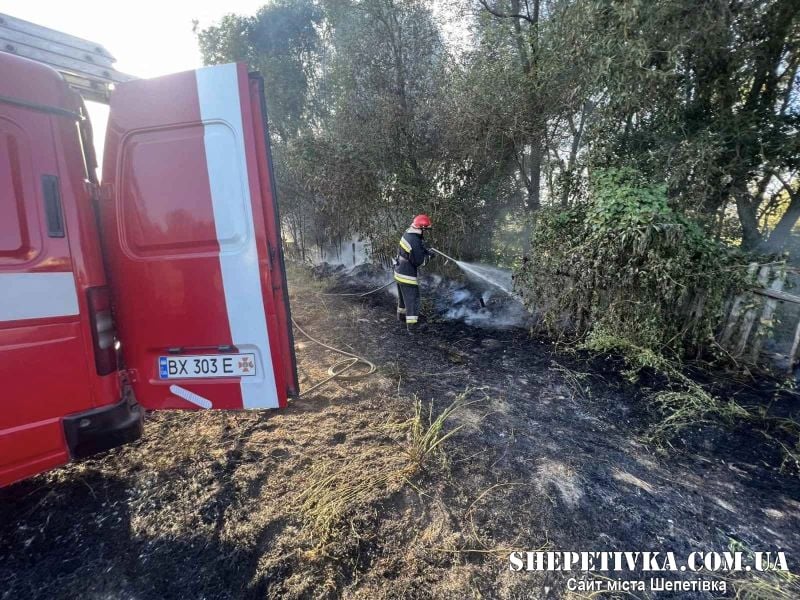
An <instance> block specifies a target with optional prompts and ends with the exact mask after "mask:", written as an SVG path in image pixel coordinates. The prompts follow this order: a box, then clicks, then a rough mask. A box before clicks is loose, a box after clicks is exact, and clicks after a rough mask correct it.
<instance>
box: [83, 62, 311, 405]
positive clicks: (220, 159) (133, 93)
mask: <svg viewBox="0 0 800 600" xmlns="http://www.w3.org/2000/svg"><path fill="white" fill-rule="evenodd" d="M100 196H101V197H100V199H99V200H98V203H99V213H100V215H101V221H102V225H103V227H102V229H103V233H104V243H105V250H106V256H107V261H108V265H107V267H108V272H109V278H110V281H111V286H112V290H113V299H114V310H115V316H116V319H117V329H118V332H119V339H120V340H121V343H122V356H123V360H124V362H125V365H126V368H127V369H128V372H129V375H130V379H131V383H132V385H133V389H134V392H135V394H136V398H137V399H138V401H139V402H140V403H141V404H142V405H143V406H144V407H145V408H148V409H166V408H219V409H237V408H277V407H279V406H285V405H286V400H287V395H293V394H295V393H296V392H297V375H296V367H295V357H294V347H293V342H292V337H291V324H290V319H291V318H290V314H289V304H288V296H287V295H286V280H285V271H284V267H283V255H282V251H281V244H280V234H279V231H280V230H279V221H278V213H277V206H276V200H275V187H274V180H273V177H272V167H271V160H270V155H269V141H268V136H267V131H266V114H265V108H264V103H263V91H262V84H261V80H260V79H259V78H258V77H254V76H249V75H248V73H247V70H246V68H245V66H244V65H241V64H229V65H220V66H214V67H207V68H203V69H199V70H197V71H189V72H185V73H178V74H175V75H168V76H166V77H160V78H157V79H149V80H138V81H132V82H128V83H122V84H119V85H118V86H117V88H116V90H115V91H114V92H113V94H112V97H111V110H110V117H109V125H108V130H107V136H106V146H105V156H104V160H103V184H102V193H101V195H100Z"/></svg>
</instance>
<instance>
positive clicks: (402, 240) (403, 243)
mask: <svg viewBox="0 0 800 600" xmlns="http://www.w3.org/2000/svg"><path fill="white" fill-rule="evenodd" d="M400 247H401V248H402V249H403V250H405V251H406V252H409V253H410V252H411V244H409V243H408V241H407V240H406V238H400Z"/></svg>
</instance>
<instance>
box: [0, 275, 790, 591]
mask: <svg viewBox="0 0 800 600" xmlns="http://www.w3.org/2000/svg"><path fill="white" fill-rule="evenodd" d="M290 286H291V297H292V310H293V313H294V317H295V318H296V320H297V321H298V322H299V323H300V324H301V325H302V326H303V328H304V329H306V330H307V331H308V332H309V333H311V334H312V335H314V336H315V337H318V338H319V339H321V340H323V341H325V342H328V343H331V344H334V345H338V346H340V347H342V348H343V349H346V350H349V351H352V352H356V353H358V354H361V355H363V356H365V357H367V358H368V359H370V360H372V361H373V362H375V363H376V365H377V367H378V372H377V373H376V374H375V375H373V376H370V377H368V378H365V379H361V380H358V381H341V382H334V383H332V384H330V385H327V386H325V387H323V388H322V389H320V390H319V392H317V393H312V394H311V395H309V396H308V397H302V398H300V399H298V400H296V401H293V402H292V403H291V406H290V407H289V408H288V409H286V410H283V411H275V412H262V413H216V412H206V413H201V412H181V413H178V412H174V413H158V414H152V415H150V416H149V418H148V422H147V423H146V426H145V435H144V437H143V439H142V440H140V441H139V442H137V443H135V444H132V445H129V446H127V447H124V448H120V449H117V450H114V451H112V452H109V453H108V454H106V455H104V456H102V457H99V458H95V459H92V460H88V461H85V462H82V463H78V464H72V465H70V466H68V467H65V468H62V469H57V470H55V471H52V472H50V473H46V474H43V475H40V476H38V477H35V478H33V479H30V480H28V481H25V482H22V483H19V484H16V485H14V486H11V487H9V488H6V489H3V490H0V598H2V599H3V600H5V599H9V600H10V599H14V600H17V599H19V598H86V599H93V598H104V599H116V598H120V599H123V598H125V599H127V598H132V599H133V598H135V599H150V598H152V599H156V598H159V599H160V598H165V599H166V598H209V599H212V598H213V599H217V598H220V599H224V598H278V597H281V598H335V597H346V598H464V597H475V598H561V597H579V596H578V595H573V596H570V593H569V592H567V591H566V590H565V584H564V583H565V580H566V575H564V574H552V573H551V574H549V575H544V574H541V573H524V572H523V573H515V572H510V571H509V569H508V558H507V557H508V552H509V551H511V550H536V549H542V548H544V549H553V550H623V551H635V550H639V551H642V550H651V551H673V552H675V553H676V555H678V556H686V555H687V554H688V553H689V552H691V551H695V550H701V551H709V550H716V551H724V550H728V549H729V548H731V547H734V546H736V547H739V548H741V547H745V548H750V549H755V550H773V551H774V550H783V551H785V552H786V553H787V557H788V558H789V566H790V567H792V569H793V570H795V571H797V570H798V564H797V562H796V561H797V560H798V559H800V480H799V479H798V478H797V477H796V476H793V475H788V474H782V473H779V472H778V471H777V468H776V465H778V464H780V457H779V455H778V454H777V451H776V450H774V449H772V448H771V447H769V446H767V445H765V444H764V441H763V436H762V435H760V434H759V432H757V431H749V430H733V431H729V430H723V429H716V428H708V427H703V428H700V427H698V428H696V429H695V430H693V431H688V432H687V433H686V435H685V436H684V437H683V438H682V439H679V440H676V441H675V446H676V447H675V448H674V449H671V450H670V451H669V452H666V453H665V452H664V451H663V450H659V449H658V448H655V447H652V446H649V445H646V444H645V443H644V442H643V441H642V439H643V438H642V434H643V432H644V431H645V430H646V428H647V425H648V423H649V421H648V419H650V418H652V416H650V415H651V414H652V413H651V411H648V410H647V405H646V400H645V391H646V390H643V389H642V387H643V384H639V385H634V384H631V383H628V382H626V381H625V380H624V379H622V378H620V377H619V376H618V375H617V374H616V369H615V368H614V367H615V366H616V365H615V364H614V363H613V361H612V360H610V359H609V360H598V359H593V360H590V359H588V358H586V357H582V356H579V355H574V354H565V353H559V352H557V351H556V348H555V347H554V346H553V345H552V344H551V343H550V342H547V341H544V340H540V339H536V338H532V337H530V335H529V334H528V332H527V331H526V330H525V329H521V328H508V329H503V330H491V329H487V328H480V327H475V326H470V325H467V324H465V323H463V322H460V321H441V320H439V319H437V318H436V314H433V315H432V318H431V322H429V323H428V324H427V325H426V328H427V330H426V331H425V332H424V333H422V334H420V335H416V336H413V337H409V336H407V335H406V334H405V331H404V329H403V328H402V327H401V326H400V325H399V324H397V323H396V322H395V320H394V304H393V303H394V300H393V298H392V297H391V295H390V294H388V293H385V292H381V293H379V294H375V295H373V296H368V297H366V298H356V297H335V296H323V295H321V294H320V292H321V291H323V290H325V289H335V290H338V291H342V290H345V288H344V287H342V286H341V285H339V286H338V287H336V286H334V287H333V288H331V280H330V279H315V278H314V277H312V276H311V275H310V274H309V272H308V271H306V270H303V269H299V268H293V269H291V274H290ZM364 289H368V288H364ZM345 291H346V290H345ZM295 336H296V347H297V356H298V360H299V366H300V375H301V387H302V388H308V387H310V385H311V384H313V383H314V382H316V381H319V380H321V379H322V378H324V377H325V376H326V375H325V372H326V370H327V368H328V366H329V365H330V364H332V363H333V362H334V361H335V360H337V358H336V357H335V355H333V354H332V353H330V352H328V351H326V350H323V349H321V348H320V347H319V346H316V345H315V344H312V343H310V342H309V341H308V340H306V339H304V338H303V337H302V336H301V335H299V333H297V332H296V333H295ZM719 389H720V390H722V391H724V393H727V394H734V395H736V397H737V399H738V400H740V401H742V402H745V401H747V400H748V399H750V401H757V400H758V399H759V398H763V396H764V394H765V392H764V391H763V390H754V389H751V388H749V387H746V386H741V385H732V384H730V383H729V382H721V383H720V388H719ZM415 398H416V399H419V400H420V401H421V403H422V404H421V406H422V415H423V420H427V418H428V410H429V408H428V407H429V406H432V411H433V415H434V417H435V416H436V415H437V414H439V413H440V412H441V411H442V410H444V409H445V408H446V407H448V406H449V405H450V404H451V403H452V402H453V401H454V400H456V399H459V398H460V402H461V403H462V404H465V406H463V407H462V408H460V409H459V410H457V411H456V412H455V413H454V414H453V415H452V417H451V418H450V419H449V420H448V422H447V423H445V425H444V430H443V432H444V433H445V434H446V433H447V432H449V431H453V430H454V429H455V428H459V427H460V429H458V430H457V431H456V432H455V434H454V435H452V436H450V437H448V438H447V439H445V440H444V441H443V442H442V443H441V444H440V445H439V446H437V447H436V448H435V449H434V450H432V451H431V452H430V453H428V454H426V455H425V456H424V457H420V456H416V459H414V460H412V459H411V458H410V457H411V456H412V455H413V453H412V452H411V451H410V450H409V449H410V448H411V445H410V444H412V442H413V439H414V436H413V433H412V431H411V428H410V427H411V426H410V425H409V423H410V421H409V419H411V418H412V417H414V415H415ZM425 425H427V423H425ZM729 589H730V590H731V592H732V588H729ZM637 597H647V594H637ZM658 597H659V598H667V597H670V596H669V594H660V595H659V596H658ZM675 597H688V596H687V595H686V594H683V595H676V596H675ZM700 597H706V596H702V595H700ZM708 597H711V595H709V596H708ZM786 597H787V598H788V597H791V596H786Z"/></svg>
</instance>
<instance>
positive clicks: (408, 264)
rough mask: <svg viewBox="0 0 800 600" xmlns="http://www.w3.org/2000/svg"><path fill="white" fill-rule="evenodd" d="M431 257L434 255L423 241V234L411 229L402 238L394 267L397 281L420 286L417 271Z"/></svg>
mask: <svg viewBox="0 0 800 600" xmlns="http://www.w3.org/2000/svg"><path fill="white" fill-rule="evenodd" d="M430 256H433V254H432V253H431V251H430V250H428V247H427V246H426V245H425V242H424V241H423V240H422V232H421V231H420V230H419V229H415V228H413V227H410V228H409V229H408V230H407V231H406V232H405V233H404V234H403V237H401V238H400V248H399V250H398V252H397V260H396V261H395V267H394V279H395V281H397V282H398V283H405V284H408V285H419V282H418V281H417V269H418V268H419V267H421V266H422V265H423V264H425V262H426V261H427V260H428V257H430Z"/></svg>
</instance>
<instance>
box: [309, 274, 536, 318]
mask: <svg viewBox="0 0 800 600" xmlns="http://www.w3.org/2000/svg"><path fill="white" fill-rule="evenodd" d="M313 273H314V275H315V276H316V277H318V278H320V279H323V278H324V279H326V281H327V282H328V283H329V284H330V287H329V291H328V293H331V294H358V293H366V292H369V291H371V290H374V289H377V288H379V287H380V286H382V285H385V284H386V283H389V282H391V281H392V271H391V270H389V269H385V268H383V267H381V266H378V265H373V264H367V263H364V264H360V265H357V266H355V267H352V268H348V267H345V266H344V265H335V264H330V263H321V264H319V265H317V266H315V267H314V268H313ZM420 279H421V288H422V290H421V291H422V299H423V300H422V306H423V313H425V312H427V314H423V316H424V317H427V318H428V319H429V320H431V321H461V322H464V323H466V324H467V325H473V326H477V327H484V328H487V329H513V328H525V327H528V326H529V325H530V324H531V322H532V315H531V314H530V313H529V312H528V311H527V310H525V307H524V306H523V305H522V304H521V303H520V302H519V300H517V299H516V298H514V297H512V296H510V295H509V294H507V293H505V292H503V291H502V290H500V289H499V288H496V287H495V286H492V285H491V284H488V283H487V284H482V283H480V282H478V281H472V280H465V281H457V280H454V279H448V278H445V277H442V276H441V275H437V274H424V275H422V276H421V278H420ZM376 294H386V295H392V296H394V297H395V298H396V297H397V286H396V285H395V284H394V283H392V284H391V285H389V286H388V287H387V288H385V289H383V290H380V291H378V292H376Z"/></svg>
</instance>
